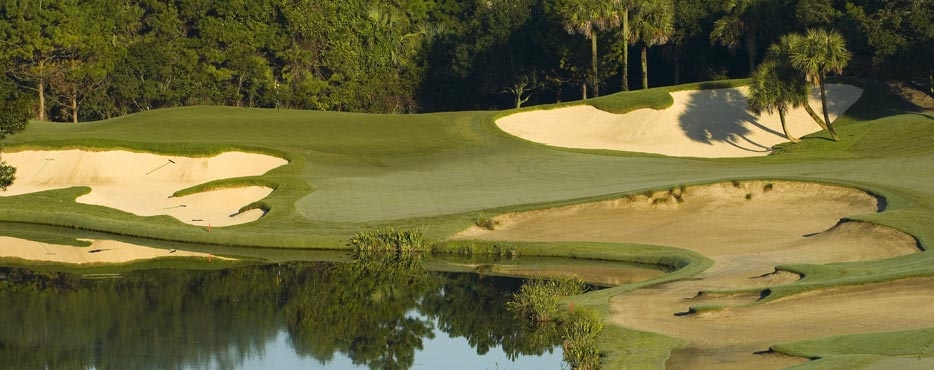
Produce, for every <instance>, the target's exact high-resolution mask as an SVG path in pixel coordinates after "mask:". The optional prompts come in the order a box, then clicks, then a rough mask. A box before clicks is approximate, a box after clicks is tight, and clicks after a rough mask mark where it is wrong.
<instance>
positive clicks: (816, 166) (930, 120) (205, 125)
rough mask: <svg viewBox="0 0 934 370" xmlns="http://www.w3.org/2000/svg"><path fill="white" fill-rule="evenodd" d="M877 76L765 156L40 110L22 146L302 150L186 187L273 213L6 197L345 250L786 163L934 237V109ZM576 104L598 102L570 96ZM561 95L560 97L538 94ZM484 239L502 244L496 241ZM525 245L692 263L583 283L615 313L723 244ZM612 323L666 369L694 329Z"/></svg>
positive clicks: (829, 282) (423, 130)
mask: <svg viewBox="0 0 934 370" xmlns="http://www.w3.org/2000/svg"><path fill="white" fill-rule="evenodd" d="M743 82H744V81H730V82H725V84H726V85H715V86H713V85H710V84H696V85H685V86H678V87H669V88H660V89H651V90H648V91H644V92H631V93H625V94H615V95H610V96H606V97H601V98H599V99H593V100H591V101H588V102H587V103H589V104H593V105H595V106H597V107H598V108H600V109H604V110H607V111H611V112H616V113H621V112H625V111H628V110H632V109H637V108H644V107H648V108H664V107H666V106H668V105H670V104H671V99H670V97H669V95H668V94H667V93H668V92H669V91H675V90H683V89H691V88H700V87H703V88H707V87H723V86H735V85H737V84H742V83H743ZM864 87H865V88H866V90H865V93H864V95H863V97H862V98H861V99H860V101H859V102H857V104H856V105H855V106H854V107H853V108H852V109H851V110H850V111H849V112H847V114H846V115H845V116H843V117H842V118H841V119H839V120H838V121H837V122H836V127H837V130H838V132H839V133H840V135H841V137H842V141H841V142H839V143H834V142H831V141H829V140H828V139H827V137H828V136H827V134H826V133H823V132H822V133H817V134H813V135H809V136H807V137H805V138H803V140H802V142H801V143H799V144H795V145H787V144H786V145H782V146H780V147H779V151H778V153H777V154H775V155H772V156H768V157H759V158H747V159H690V158H669V157H663V156H659V155H639V154H634V153H619V152H609V151H593V150H572V149H556V148H549V147H546V146H544V145H540V144H535V143H530V142H526V141H523V140H520V139H516V138H513V137H510V136H509V135H507V134H505V133H503V132H502V131H500V130H498V129H497V128H496V126H495V123H494V120H495V119H496V118H497V117H501V116H503V115H505V114H508V113H510V112H454V113H439V114H425V115H369V114H353V113H336V112H311V111H290V110H283V111H276V110H269V109H246V108H232V107H187V108H176V109H167V110H160V111H152V112H145V113H140V114H135V115H131V116H126V117H120V118H116V119H112V120H108V121H102V122H90V123H80V124H53V123H33V124H31V125H30V127H29V128H28V129H27V130H26V131H25V132H23V133H21V134H18V135H15V136H12V137H9V138H7V139H5V140H3V141H2V143H3V144H4V145H5V150H7V151H16V150H26V149H53V148H84V149H94V150H109V149H127V150H134V151H149V152H156V153H163V154H170V155H193V156H207V155H213V154H217V153H220V152H223V151H228V150H245V151H251V152H259V153H266V154H270V155H275V156H280V157H282V158H285V159H287V160H289V164H288V165H285V166H283V167H280V168H277V169H275V170H272V171H270V172H269V173H268V174H265V175H263V176H255V177H248V178H240V179H226V180H221V181H218V182H214V183H210V184H205V185H202V186H196V187H194V188H191V189H179V190H180V191H179V194H187V193H192V192H199V191H204V190H208V189H211V188H215V187H224V186H234V185H246V184H251V185H252V184H256V185H264V186H269V187H272V188H274V189H275V191H274V192H273V193H272V195H271V196H270V197H268V198H267V199H265V200H263V201H262V202H260V203H257V204H253V205H249V206H252V207H259V208H263V209H265V210H268V213H267V215H266V216H265V217H264V218H263V219H261V220H260V221H258V222H255V223H250V224H245V225H238V226H233V227H227V228H214V229H213V230H211V231H210V232H208V231H207V230H205V229H202V228H200V227H195V226H191V225H186V224H183V223H181V222H179V221H177V220H175V219H172V218H170V217H167V216H159V217H139V216H134V215H131V214H128V213H125V212H121V211H117V210H113V209H108V208H105V207H100V206H91V205H83V204H77V203H75V202H74V199H75V198H76V197H77V196H80V195H81V194H84V193H85V192H87V191H88V189H87V188H80V187H78V188H71V189H62V190H54V191H47V192H42V193H37V194H27V195H20V196H15V197H2V198H0V221H7V222H21V223H27V224H42V225H52V226H59V227H63V228H70V229H77V230H80V232H88V231H99V232H105V233H108V234H111V235H120V236H138V237H144V238H149V239H154V240H165V241H183V242H194V243H204V244H211V245H217V246H244V247H281V248H322V249H339V248H345V246H346V244H347V240H346V239H347V238H348V237H349V236H350V235H352V234H353V233H354V232H356V231H358V230H360V229H361V228H371V227H372V228H379V227H384V226H392V227H396V228H400V229H402V228H405V229H414V230H424V233H425V234H424V235H425V238H426V240H428V241H435V240H439V239H443V238H445V237H447V236H449V235H451V234H453V233H454V232H457V231H459V230H462V229H464V228H466V227H468V226H470V225H472V224H473V223H474V222H475V221H476V220H479V219H485V218H488V217H490V216H493V215H496V214H499V213H502V212H509V211H521V210H530V209H536V208H541V207H546V206H555V205H563V204H572V203H578V202H584V201H593V200H599V199H609V198H614V197H619V196H622V195H625V194H639V193H642V192H645V191H647V190H657V191H666V190H668V189H670V188H671V187H673V186H679V185H692V184H701V183H712V182H721V181H726V180H745V179H774V180H801V181H816V182H825V183H834V184H842V185H849V186H855V187H859V188H863V189H867V190H869V191H871V192H873V193H875V194H879V195H881V196H883V197H885V198H886V200H887V203H888V204H887V205H888V208H887V209H886V210H885V211H884V212H882V213H878V214H870V215H854V216H853V217H852V218H853V219H856V220H864V221H870V222H875V223H879V224H883V225H888V226H892V227H895V228H897V229H899V230H902V231H905V232H908V233H910V234H912V235H914V236H915V237H916V238H917V239H918V240H919V244H920V246H921V247H922V248H927V247H930V246H931V245H932V243H934V186H932V185H931V184H934V144H932V143H931V138H934V113H932V112H930V111H920V110H917V109H914V108H913V107H912V106H911V105H910V104H907V103H906V102H903V101H900V100H898V99H897V98H896V97H894V96H892V95H889V94H887V93H885V91H883V90H882V89H881V85H877V84H874V83H865V84H864ZM573 104H580V103H579V102H572V103H565V104H564V105H562V106H565V105H573ZM547 108H551V107H532V108H524V109H523V110H526V109H547ZM244 206H248V205H244ZM7 235H14V236H19V237H24V238H29V239H35V240H43V241H63V243H64V244H67V243H68V242H69V240H68V239H69V238H67V237H62V236H57V235H56V233H55V232H49V231H41V232H40V231H35V230H33V231H28V230H27V231H24V232H19V233H17V232H16V231H9V233H7ZM74 243H77V242H76V241H75V242H74ZM449 247H450V248H464V245H463V244H462V245H453V244H452V245H451V246H449ZM478 248H487V250H494V249H496V248H492V247H490V246H488V245H487V246H481V247H478ZM516 249H517V250H518V253H519V254H520V255H553V256H569V257H573V258H597V259H607V260H621V261H631V262H645V263H661V264H665V265H671V266H677V267H680V269H679V270H677V271H676V272H674V273H672V274H668V275H665V277H662V278H659V279H653V280H652V281H649V282H644V283H640V284H633V285H627V286H624V287H618V288H613V289H606V290H601V291H597V292H593V293H590V294H585V295H583V296H579V297H574V298H573V299H572V300H573V301H574V302H575V304H578V305H584V306H590V307H594V308H596V309H597V310H599V311H602V312H604V313H605V312H606V309H607V308H606V302H607V299H608V298H609V297H611V296H613V295H615V294H620V293H622V292H624V291H626V290H630V289H636V288H639V287H642V286H645V285H649V284H658V283H660V282H663V281H671V280H672V279H682V278H686V277H690V276H692V275H694V274H696V273H698V272H700V271H703V270H704V269H706V268H707V267H709V260H707V259H706V258H704V257H702V256H699V255H696V254H692V253H690V252H687V251H683V250H676V249H673V248H656V247H650V246H622V245H613V244H569V243H555V244H525V243H522V244H519V245H517V246H516ZM282 253H284V252H282V250H281V249H271V250H268V251H264V252H257V256H258V257H262V256H264V254H268V255H269V256H276V257H271V259H288V258H290V257H287V256H286V255H282V256H279V255H280V254H282ZM931 253H932V252H923V253H919V254H915V255H911V256H903V257H897V258H892V259H887V260H882V261H869V262H857V263H841V264H831V265H825V266H814V265H793V266H785V267H783V268H785V269H788V270H791V271H796V272H804V273H806V274H807V278H806V279H804V280H802V281H801V282H799V283H795V284H792V285H788V286H784V287H773V288H772V289H771V293H772V294H771V295H770V297H780V296H786V295H789V294H796V293H798V292H801V291H804V290H811V289H820V288H825V287H829V286H837V285H852V284H865V283H870V282H880V281H887V280H891V279H897V278H904V277H911V276H934V260H932V259H934V257H932V256H934V255H932V254H931ZM605 331H606V333H607V334H606V335H605V336H604V337H603V339H602V341H601V343H602V345H603V346H604V347H603V348H604V349H605V350H608V351H609V352H608V353H607V358H606V359H605V361H604V364H605V365H606V367H607V368H627V367H629V368H652V367H654V368H660V366H663V364H664V359H665V358H666V357H667V354H668V353H669V351H670V350H671V348H673V347H674V346H676V345H677V344H676V343H675V342H674V341H673V340H672V339H670V338H665V337H662V336H658V335H654V334H649V333H639V332H633V331H628V330H624V329H619V328H615V327H607V329H606V330H605ZM634 343H641V344H643V345H647V346H649V347H648V348H646V349H644V351H645V352H647V353H651V355H647V357H643V358H641V359H640V360H634V357H633V356H631V355H629V354H626V353H625V352H626V351H633V350H632V349H631V348H622V347H623V346H621V344H626V345H627V346H628V345H629V344H634ZM877 355H880V354H875V355H873V356H877ZM885 355H895V354H892V353H885ZM853 356H857V355H853ZM859 356H865V355H859ZM857 357H858V356H857ZM857 357H850V358H851V359H857ZM859 358H861V359H865V357H859ZM633 361H643V362H633ZM854 361H855V360H854ZM860 361H862V360H860ZM633 363H637V364H638V365H640V366H635V365H631V364H633ZM642 365H644V366H642Z"/></svg>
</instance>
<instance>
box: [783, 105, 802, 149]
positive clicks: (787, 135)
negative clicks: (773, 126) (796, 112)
mask: <svg viewBox="0 0 934 370" xmlns="http://www.w3.org/2000/svg"><path fill="white" fill-rule="evenodd" d="M778 118H780V119H781V120H782V131H784V132H785V137H787V138H788V141H791V142H792V143H797V142H798V141H800V140H798V139H797V138H795V137H794V136H791V133H790V132H788V126H785V110H784V109H779V110H778Z"/></svg>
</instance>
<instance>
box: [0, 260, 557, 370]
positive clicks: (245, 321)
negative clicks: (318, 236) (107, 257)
mask: <svg viewBox="0 0 934 370" xmlns="http://www.w3.org/2000/svg"><path fill="white" fill-rule="evenodd" d="M520 284H521V281H520V280H517V279H510V278H495V277H479V276H477V275H475V274H464V273H460V274H450V273H437V272H428V271H425V270H423V269H420V268H393V269H386V268H381V267H379V264H377V265H374V264H366V263H344V264H329V263H288V264H275V265H262V266H251V267H240V268H234V269H227V270H221V271H188V270H148V271H136V272H131V273H126V274H124V275H122V276H121V277H120V278H117V279H90V278H85V277H82V276H80V275H74V274H67V273H59V272H36V271H31V270H25V269H18V268H0V302H3V304H2V305H0V315H2V316H0V317H4V318H5V319H4V323H3V325H0V363H2V364H4V366H7V367H9V368H16V369H45V368H54V369H89V368H94V369H170V368H175V369H249V368H293V367H302V368H316V367H317V368H348V367H349V366H350V365H351V364H352V365H356V366H357V367H362V368H370V369H411V368H437V367H438V366H439V363H440V364H444V363H447V364H449V366H446V368H452V369H453V368H471V369H497V368H501V369H520V368H547V367H550V368H553V369H558V368H561V363H560V353H559V350H558V349H556V345H557V344H558V341H559V340H558V338H557V335H556V333H555V332H554V328H549V327H544V328H540V329H536V328H532V327H529V326H527V325H525V324H523V323H519V322H516V321H515V320H513V318H512V315H511V314H510V313H509V312H507V311H506V310H505V301H506V300H507V299H508V296H509V295H510V294H511V293H512V292H514V291H516V290H517V289H518V288H519V286H520ZM457 342H460V343H467V344H468V345H469V349H468V350H467V352H469V353H472V354H473V355H472V356H469V358H460V357H452V356H453V355H452V353H454V352H456V351H461V352H463V351H464V350H463V349H459V350H458V349H454V348H453V347H452V346H453V344H452V343H457ZM439 352H440V353H439ZM484 354H486V355H491V354H492V355H493V357H492V358H493V361H494V362H486V363H484V362H482V361H490V357H482V356H477V355H484ZM497 354H499V355H497ZM542 354H545V355H547V356H546V357H545V358H542V359H537V358H536V357H537V356H538V355H542ZM497 356H503V357H505V358H506V359H507V360H508V361H511V360H516V361H517V362H509V363H503V362H502V361H501V360H498V359H497ZM478 359H479V362H478ZM484 359H485V360H484ZM524 361H525V362H524ZM529 361H530V362H529ZM543 361H544V362H545V364H543V363H542V362H543ZM419 365H421V366H419ZM426 366H427V367H426Z"/></svg>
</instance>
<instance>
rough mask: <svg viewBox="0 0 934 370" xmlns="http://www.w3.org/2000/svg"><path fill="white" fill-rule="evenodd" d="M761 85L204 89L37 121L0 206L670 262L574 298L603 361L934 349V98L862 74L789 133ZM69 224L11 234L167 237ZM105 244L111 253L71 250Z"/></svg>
mask: <svg viewBox="0 0 934 370" xmlns="http://www.w3.org/2000/svg"><path fill="white" fill-rule="evenodd" d="M745 83H746V81H726V82H717V83H707V84H703V88H702V85H701V84H693V85H682V86H675V87H666V88H657V89H650V90H645V91H641V92H627V93H619V94H614V95H609V96H605V97H601V98H596V99H591V100H587V101H585V102H569V103H563V104H557V105H552V106H545V107H530V108H523V109H518V110H511V111H503V112H485V111H478V112H448V113H434V114H421V115H376V114H359V113H339V112H317V111H298V110H281V111H279V110H275V109H248V108H234V107H213V106H211V107H209V106H201V107H184V108H173V109H165V110H154V111H148V112H144V113H138V114H133V115H128V116H123V117H119V118H114V119H110V120H106V121H99V122H88V123H78V124H62V123H48V122H32V123H30V125H29V126H28V128H27V129H26V130H25V131H24V132H22V133H19V134H16V135H13V136H10V137H8V138H6V139H4V140H3V141H2V143H3V146H4V148H3V149H4V151H3V154H2V159H3V160H4V161H7V162H8V163H10V164H12V165H13V166H15V167H17V174H16V177H17V179H16V181H15V182H14V184H13V186H11V187H10V188H9V189H8V190H7V192H6V193H3V194H0V221H3V222H6V223H21V224H40V225H48V226H53V227H61V228H71V229H79V230H84V231H93V232H99V233H104V234H113V235H121V236H127V237H137V238H142V239H151V240H162V241H171V242H184V243H199V244H207V245H214V246H218V248H223V247H226V248H231V247H255V248H264V247H265V248H275V249H276V250H282V249H344V248H347V239H348V237H349V236H351V235H353V234H354V233H356V232H358V231H360V230H366V229H375V228H385V227H393V228H395V229H410V230H419V231H421V232H422V233H423V234H424V237H425V239H427V240H429V241H431V242H432V243H437V245H438V246H439V248H438V250H444V249H445V248H460V247H465V248H475V249H476V250H478V251H479V250H483V249H484V248H487V247H489V246H494V245H495V246H500V245H508V246H510V247H511V248H515V251H516V252H517V253H519V254H520V255H540V256H561V257H569V258H591V259H601V260H607V261H620V262H636V263H650V264H658V265H664V266H666V267H669V271H671V272H669V273H667V274H664V275H662V276H655V277H652V278H650V279H649V280H647V281H641V282H637V283H629V284H623V285H619V286H616V287H613V288H609V289H603V290H599V291H594V292H590V293H586V294H583V295H580V296H575V297H572V298H571V299H570V300H569V302H568V303H573V305H574V306H575V307H591V308H593V309H595V310H596V311H598V312H600V313H601V314H602V315H603V317H604V318H605V322H606V323H607V326H606V329H604V330H603V332H602V333H601V336H600V340H599V345H600V351H601V354H602V356H603V358H602V368H604V369H666V368H667V369H749V368H755V369H762V370H765V369H785V368H793V369H797V370H800V369H854V368H856V369H858V368H863V369H873V368H885V367H892V366H894V367H898V368H913V367H914V368H924V367H926V365H930V364H931V362H932V358H934V338H932V337H934V334H931V330H932V328H934V255H932V254H931V252H929V251H928V250H927V249H928V248H929V247H930V246H931V243H934V185H932V184H934V143H932V142H931V138H932V137H934V112H932V111H931V110H929V109H930V108H928V107H920V106H917V105H915V104H913V103H912V102H910V101H906V100H903V98H901V97H900V96H898V95H895V94H892V93H890V92H889V90H888V89H887V87H886V85H883V84H876V83H873V82H859V81H848V82H847V83H846V84H838V85H833V87H832V88H831V89H830V90H829V92H828V99H829V101H830V102H831V107H832V108H831V110H832V112H833V115H834V116H836V117H837V118H836V120H835V121H834V122H833V123H834V127H835V128H836V130H837V132H838V133H839V135H840V138H841V140H840V141H839V142H834V141H832V140H831V139H830V136H829V134H828V133H827V132H826V131H818V130H820V127H819V126H818V125H816V124H815V123H814V122H813V121H808V120H809V119H810V117H808V116H807V115H806V114H800V112H797V113H794V114H792V115H790V116H789V122H791V123H792V126H791V133H792V134H793V135H795V136H801V139H802V140H801V142H800V143H797V144H791V143H787V142H786V141H787V139H786V138H784V135H783V134H782V129H781V126H780V124H777V122H776V121H775V119H774V117H761V118H760V117H757V116H755V115H753V114H751V113H749V112H746V111H745V110H744V109H742V107H744V106H745V103H744V99H745V97H744V95H743V94H744V91H745V90H744V89H743V88H742V86H743V85H744V84H745ZM685 99H687V100H685ZM691 99H693V102H692V100H691ZM812 106H814V107H815V110H818V111H819V109H820V105H819V104H817V105H813V104H812ZM626 125H631V126H633V127H635V128H632V129H627V127H628V126H626ZM562 140H563V141H562ZM180 205H184V207H180ZM51 239H55V238H54V237H52V236H49V235H46V234H40V233H30V232H27V231H23V232H21V233H19V234H18V235H11V236H9V237H3V239H0V243H2V244H3V247H2V248H0V257H2V258H4V260H5V261H14V262H16V263H29V261H32V262H36V263H38V261H48V262H55V263H89V262H94V263H99V262H113V263H124V262H128V261H132V260H136V259H147V258H156V257H162V256H165V255H166V254H168V251H165V250H162V251H144V250H142V249H140V250H139V252H138V253H137V254H136V255H134V256H132V257H130V258H113V259H108V258H107V255H108V252H111V251H110V250H105V249H110V248H115V247H120V248H126V249H132V247H128V246H124V245H118V244H101V243H105V242H103V241H97V240H85V239H81V240H78V239H75V240H57V239H56V240H51ZM66 239H67V238H66ZM78 246H81V247H78ZM53 247H54V248H64V249H50V248H53ZM89 247H90V248H92V250H100V252H98V253H94V255H95V256H94V258H95V259H91V258H90V257H88V256H86V255H87V254H88V253H83V252H78V253H72V252H73V251H68V250H67V248H72V249H78V248H89ZM25 249H30V250H29V251H28V252H24V250H25ZM270 250H272V249H270ZM177 252H178V253H176V252H175V249H173V250H172V254H173V255H177V256H180V255H182V253H183V252H184V251H182V250H178V251H177ZM69 253H71V256H70V257H68V256H69ZM127 253H129V254H133V253H136V252H127ZM51 254H56V255H61V256H62V258H60V259H54V260H53V259H50V258H44V257H43V256H48V255H51ZM113 254H116V253H113ZM190 256H192V257H194V258H199V259H204V258H205V257H209V258H210V257H212V255H210V254H204V253H195V254H191V255H190ZM24 261H25V262H24ZM48 262H46V263H48Z"/></svg>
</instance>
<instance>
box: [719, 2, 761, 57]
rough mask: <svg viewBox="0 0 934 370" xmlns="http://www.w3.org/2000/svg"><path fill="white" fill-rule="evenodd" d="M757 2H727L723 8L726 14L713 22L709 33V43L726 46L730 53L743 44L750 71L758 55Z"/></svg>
mask: <svg viewBox="0 0 934 370" xmlns="http://www.w3.org/2000/svg"><path fill="white" fill-rule="evenodd" d="M758 1H759V0H728V1H727V2H726V4H725V6H724V9H725V10H726V12H727V14H726V15H724V16H723V17H722V18H720V19H718V20H716V21H715V22H714V24H713V31H711V32H710V42H711V43H719V44H720V45H723V46H726V47H727V48H728V49H730V52H731V53H733V52H736V49H738V48H739V46H740V42H742V43H744V45H743V48H744V49H745V50H746V57H747V58H748V59H749V70H750V71H753V70H754V69H755V63H756V54H757V53H758V46H757V45H756V32H757V31H758V28H759V25H758V22H757V19H756V16H757V14H756V13H757V11H758V9H756V6H757V5H758Z"/></svg>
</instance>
